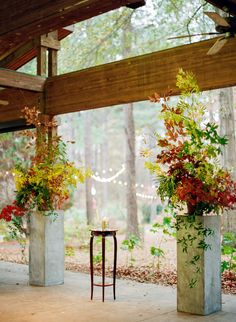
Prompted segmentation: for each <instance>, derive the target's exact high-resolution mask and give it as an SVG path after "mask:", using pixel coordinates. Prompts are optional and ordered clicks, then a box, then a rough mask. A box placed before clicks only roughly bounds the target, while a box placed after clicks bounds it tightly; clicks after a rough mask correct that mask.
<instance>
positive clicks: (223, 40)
mask: <svg viewBox="0 0 236 322" xmlns="http://www.w3.org/2000/svg"><path fill="white" fill-rule="evenodd" d="M227 41H228V39H227V38H225V37H221V38H219V39H217V41H216V42H215V43H214V45H213V46H212V47H211V48H210V49H209V50H208V52H207V55H215V54H217V53H218V52H219V51H220V50H221V48H222V47H223V46H224V45H225V44H226V43H227Z"/></svg>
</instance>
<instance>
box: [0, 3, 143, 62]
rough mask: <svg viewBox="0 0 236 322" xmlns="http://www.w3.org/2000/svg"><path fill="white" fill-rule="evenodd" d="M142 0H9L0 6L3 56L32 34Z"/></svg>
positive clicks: (35, 34) (51, 29) (48, 30)
mask: <svg viewBox="0 0 236 322" xmlns="http://www.w3.org/2000/svg"><path fill="white" fill-rule="evenodd" d="M137 2H140V0H102V1H101V0H53V1H51V0H41V1H39V0H31V1H22V0H8V1H3V2H2V3H1V10H0V56H1V55H2V54H3V53H5V52H9V54H10V52H11V48H14V47H16V46H19V45H22V44H24V43H25V42H27V41H29V40H30V39H32V38H35V37H37V36H40V35H43V34H46V33H48V32H51V31H54V30H57V29H59V28H60V27H65V26H68V25H71V24H74V23H76V22H79V21H83V20H86V19H89V18H91V17H94V16H97V15H100V14H102V13H105V12H108V11H110V10H113V9H117V8H120V7H122V6H126V5H130V4H134V3H137Z"/></svg>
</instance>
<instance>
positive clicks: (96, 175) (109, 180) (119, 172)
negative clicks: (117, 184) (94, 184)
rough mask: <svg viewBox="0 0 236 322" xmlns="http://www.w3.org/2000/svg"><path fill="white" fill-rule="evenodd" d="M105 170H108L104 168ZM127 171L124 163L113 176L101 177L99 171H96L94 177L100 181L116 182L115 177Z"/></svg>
mask: <svg viewBox="0 0 236 322" xmlns="http://www.w3.org/2000/svg"><path fill="white" fill-rule="evenodd" d="M104 171H105V172H106V170H103V173H104ZM124 171H125V166H124V164H122V168H121V169H120V170H119V171H118V172H117V173H116V174H114V175H113V176H112V177H109V178H101V177H100V176H99V174H98V172H95V175H92V178H93V179H94V180H95V181H98V182H112V181H113V182H114V179H116V178H117V177H119V176H120V175H121V174H122V173H123V172H124Z"/></svg>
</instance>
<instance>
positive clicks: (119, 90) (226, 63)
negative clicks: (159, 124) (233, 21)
mask: <svg viewBox="0 0 236 322" xmlns="http://www.w3.org/2000/svg"><path fill="white" fill-rule="evenodd" d="M214 41H215V40H208V41H203V42H198V43H195V44H191V45H186V46H180V47H176V48H172V49H168V50H164V51H160V52H154V53H151V54H147V55H143V56H138V57H134V58H130V59H126V60H123V61H118V62H115V63H110V64H106V65H102V66H97V67H93V68H89V69H85V70H82V71H77V72H73V73H68V74H64V75H59V76H55V77H51V78H48V79H47V81H46V85H45V90H46V113H47V114H63V113H69V112H76V111H81V110H86V109H93V108H98V107H105V106H111V105H117V104H122V103H130V102H137V101H142V100H147V99H148V97H149V96H150V95H152V94H153V93H154V92H158V93H160V94H163V93H164V92H165V91H166V89H167V88H168V86H169V87H170V88H172V89H173V94H178V90H177V88H176V87H175V82H176V74H177V72H178V70H179V68H183V69H185V70H189V71H192V72H193V73H195V75H196V76H197V79H198V82H199V85H200V87H201V89H202V90H210V89H215V88H221V87H228V86H234V85H236V39H230V40H229V42H228V43H227V44H226V45H225V46H224V48H223V49H222V50H221V51H220V52H219V53H218V54H216V55H213V56H207V55H206V53H207V51H208V49H209V48H210V47H211V46H212V45H213V43H214Z"/></svg>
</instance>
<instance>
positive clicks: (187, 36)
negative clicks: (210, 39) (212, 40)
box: [167, 32, 221, 39]
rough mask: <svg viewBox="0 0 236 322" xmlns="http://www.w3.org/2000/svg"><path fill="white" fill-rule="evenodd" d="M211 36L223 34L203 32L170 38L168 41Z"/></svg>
mask: <svg viewBox="0 0 236 322" xmlns="http://www.w3.org/2000/svg"><path fill="white" fill-rule="evenodd" d="M209 35H221V33H219V32H203V33H201V34H193V35H184V36H176V37H170V38H167V39H180V38H189V37H196V36H209Z"/></svg>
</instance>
